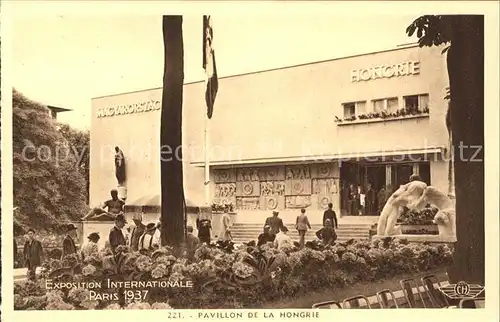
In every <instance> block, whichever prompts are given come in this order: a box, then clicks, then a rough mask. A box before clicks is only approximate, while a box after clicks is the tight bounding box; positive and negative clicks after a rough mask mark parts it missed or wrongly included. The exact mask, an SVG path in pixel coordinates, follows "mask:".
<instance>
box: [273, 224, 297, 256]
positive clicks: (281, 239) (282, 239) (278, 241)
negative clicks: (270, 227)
mask: <svg viewBox="0 0 500 322" xmlns="http://www.w3.org/2000/svg"><path fill="white" fill-rule="evenodd" d="M285 244H289V245H290V246H293V242H292V238H290V236H288V228H286V227H285V226H283V229H282V230H281V231H280V232H279V233H278V234H277V235H276V238H275V239H274V247H276V248H277V249H278V250H281V248H282V247H283V246H284V245H285Z"/></svg>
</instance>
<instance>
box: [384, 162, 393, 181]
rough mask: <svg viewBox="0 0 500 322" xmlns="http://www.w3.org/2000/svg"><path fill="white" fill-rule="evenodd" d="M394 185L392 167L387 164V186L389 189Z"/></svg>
mask: <svg viewBox="0 0 500 322" xmlns="http://www.w3.org/2000/svg"><path fill="white" fill-rule="evenodd" d="M391 184H392V166H391V165H390V164H386V166H385V186H386V187H388V186H390V185H391Z"/></svg>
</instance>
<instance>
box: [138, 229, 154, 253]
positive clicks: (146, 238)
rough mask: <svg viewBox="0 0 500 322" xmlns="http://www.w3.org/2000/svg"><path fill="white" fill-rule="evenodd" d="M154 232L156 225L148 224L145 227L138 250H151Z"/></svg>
mask: <svg viewBox="0 0 500 322" xmlns="http://www.w3.org/2000/svg"><path fill="white" fill-rule="evenodd" d="M155 232H156V224H155V223H149V224H147V225H146V231H145V232H144V234H142V236H141V238H140V239H139V250H151V249H153V246H154V245H155V238H154V234H155Z"/></svg>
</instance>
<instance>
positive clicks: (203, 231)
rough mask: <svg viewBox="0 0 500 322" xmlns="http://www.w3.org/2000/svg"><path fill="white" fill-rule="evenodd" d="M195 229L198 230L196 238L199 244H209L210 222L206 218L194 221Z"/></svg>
mask: <svg viewBox="0 0 500 322" xmlns="http://www.w3.org/2000/svg"><path fill="white" fill-rule="evenodd" d="M196 228H197V229H198V238H199V239H200V242H202V243H207V244H210V237H211V233H210V231H211V229H212V222H211V221H210V219H208V218H204V217H202V218H201V219H200V218H198V219H196Z"/></svg>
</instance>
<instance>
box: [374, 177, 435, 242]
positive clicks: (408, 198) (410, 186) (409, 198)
mask: <svg viewBox="0 0 500 322" xmlns="http://www.w3.org/2000/svg"><path fill="white" fill-rule="evenodd" d="M426 188H427V184H426V183H425V182H422V181H418V180H415V181H411V182H409V183H407V184H405V185H403V186H401V187H400V188H399V189H398V190H396V191H395V192H394V193H393V194H392V195H391V196H390V197H389V199H388V200H387V202H386V203H385V206H384V208H383V209H382V213H381V214H380V217H379V220H378V226H377V235H379V236H391V235H393V234H394V226H395V225H396V222H397V220H398V218H399V216H400V214H401V213H402V210H403V207H408V205H409V204H411V203H413V204H416V203H417V201H418V200H420V198H421V197H422V195H423V193H424V191H425V189H426ZM408 208H410V207H408ZM410 209H411V208H410Z"/></svg>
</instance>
